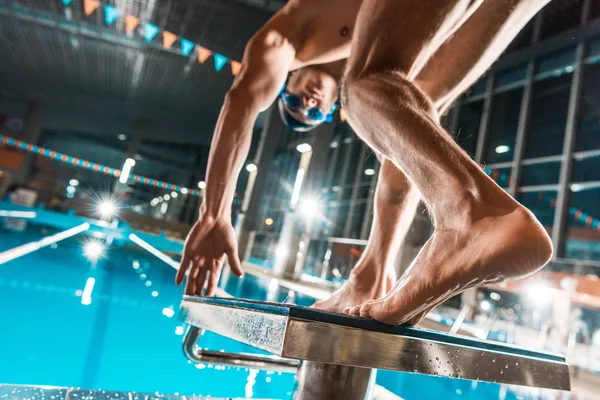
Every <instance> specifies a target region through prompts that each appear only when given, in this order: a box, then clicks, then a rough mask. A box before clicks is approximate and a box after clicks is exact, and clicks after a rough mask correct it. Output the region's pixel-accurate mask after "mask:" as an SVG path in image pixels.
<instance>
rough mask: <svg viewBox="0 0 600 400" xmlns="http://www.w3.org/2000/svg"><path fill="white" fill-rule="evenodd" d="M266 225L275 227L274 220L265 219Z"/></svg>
mask: <svg viewBox="0 0 600 400" xmlns="http://www.w3.org/2000/svg"><path fill="white" fill-rule="evenodd" d="M265 225H267V226H271V225H273V218H267V219H265Z"/></svg>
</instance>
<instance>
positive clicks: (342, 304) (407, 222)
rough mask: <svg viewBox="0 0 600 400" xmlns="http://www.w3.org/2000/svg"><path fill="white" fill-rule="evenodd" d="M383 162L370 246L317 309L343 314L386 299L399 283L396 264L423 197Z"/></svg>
mask: <svg viewBox="0 0 600 400" xmlns="http://www.w3.org/2000/svg"><path fill="white" fill-rule="evenodd" d="M381 161H382V163H381V168H380V172H379V179H378V181H377V188H376V190H375V206H374V215H373V224H372V225H371V233H370V235H369V242H368V243H367V246H366V247H365V250H364V251H363V253H362V255H361V257H360V259H359V260H358V262H357V264H356V266H355V267H354V268H353V269H352V271H351V273H350V277H349V279H348V281H347V282H346V283H345V284H344V286H342V287H341V288H340V289H339V290H338V291H336V292H335V293H334V294H333V295H332V296H331V297H330V298H329V299H327V300H325V301H320V302H317V303H315V305H314V307H316V308H320V309H323V310H328V311H334V312H342V311H343V310H344V308H346V307H349V306H355V305H357V304H361V303H363V302H365V301H367V300H374V299H380V298H382V297H384V296H385V295H386V294H387V293H388V292H389V291H390V290H391V289H392V286H393V285H394V283H396V272H395V269H394V261H395V258H396V256H397V254H398V251H399V249H400V246H401V245H402V242H403V241H404V238H405V237H406V234H407V233H408V230H409V229H410V226H411V224H412V221H413V218H414V216H415V212H416V210H417V206H418V205H419V201H420V199H421V196H420V194H419V192H418V190H417V189H416V188H415V186H414V185H413V184H412V183H411V182H410V181H409V180H408V178H407V177H406V175H404V173H403V172H402V171H400V170H399V169H398V168H397V167H396V166H395V165H394V164H393V163H392V162H391V161H390V160H387V159H385V158H381Z"/></svg>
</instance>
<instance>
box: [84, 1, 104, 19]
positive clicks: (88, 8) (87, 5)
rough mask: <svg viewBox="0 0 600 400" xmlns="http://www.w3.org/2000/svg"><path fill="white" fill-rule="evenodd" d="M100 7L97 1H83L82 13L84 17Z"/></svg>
mask: <svg viewBox="0 0 600 400" xmlns="http://www.w3.org/2000/svg"><path fill="white" fill-rule="evenodd" d="M99 6H100V1H98V0H83V12H84V13H85V15H90V14H91V13H93V12H94V11H96V8H98V7H99Z"/></svg>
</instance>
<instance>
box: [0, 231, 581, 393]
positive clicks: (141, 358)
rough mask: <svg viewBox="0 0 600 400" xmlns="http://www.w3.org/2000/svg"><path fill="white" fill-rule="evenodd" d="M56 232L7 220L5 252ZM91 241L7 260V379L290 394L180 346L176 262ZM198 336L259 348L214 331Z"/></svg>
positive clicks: (248, 289)
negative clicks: (97, 254)
mask: <svg viewBox="0 0 600 400" xmlns="http://www.w3.org/2000/svg"><path fill="white" fill-rule="evenodd" d="M55 232H57V230H55V229H53V228H50V227H46V226H40V225H34V224H32V223H29V224H28V227H27V229H26V231H25V232H22V233H18V234H16V233H12V232H9V231H6V230H3V229H2V228H0V252H2V251H5V250H7V249H10V248H13V247H15V246H17V245H20V244H24V243H27V242H31V241H34V240H39V239H40V238H41V237H44V236H47V235H50V234H53V233H55ZM86 240H87V237H86V236H83V235H78V236H75V237H72V238H70V239H67V240H64V241H61V242H59V243H57V244H56V245H52V246H49V247H45V248H42V249H40V250H38V251H36V252H33V253H31V254H28V255H26V256H23V257H21V258H17V259H15V260H13V261H9V262H7V263H5V264H3V265H0V321H1V327H2V329H0V383H7V384H35V385H54V386H71V387H82V388H86V389H104V390H115V391H135V392H147V393H154V392H160V393H180V394H189V395H191V394H197V395H210V396H213V397H254V398H275V399H287V398H290V396H291V392H292V390H293V385H294V376H293V374H285V373H284V374H281V373H270V372H267V371H257V370H246V369H236V368H228V367H222V366H211V365H203V364H199V365H195V364H191V363H189V362H188V361H187V359H186V358H185V357H184V355H183V353H182V351H181V338H182V336H181V335H182V334H183V332H184V326H183V324H182V323H181V322H180V321H179V320H178V318H177V310H178V305H179V302H180V300H181V294H182V289H181V288H179V287H176V286H175V285H174V284H173V282H174V278H175V270H174V269H173V268H171V267H170V266H168V265H166V264H165V263H164V262H163V261H161V260H158V259H157V258H155V257H154V256H152V255H150V254H149V253H147V252H145V251H144V250H142V249H140V248H139V247H137V246H133V245H116V244H115V245H114V246H112V247H111V248H109V249H108V250H107V252H106V256H105V257H104V258H101V259H99V260H98V262H97V263H92V262H90V261H89V260H88V259H87V258H86V257H85V256H84V255H83V251H82V246H83V243H85V241H86ZM115 243H116V242H115ZM90 286H92V288H91V289H90ZM220 286H221V287H222V288H223V289H224V290H226V291H227V292H228V293H230V294H231V295H233V296H236V297H242V298H253V299H260V300H269V301H285V300H289V299H288V298H289V297H290V293H289V291H288V290H287V289H285V288H283V287H280V286H279V285H278V284H277V281H276V280H265V279H258V278H256V277H253V276H251V275H249V274H247V275H246V277H245V278H244V279H238V278H236V277H234V276H226V277H224V278H223V279H222V281H221V284H220ZM88 295H89V296H88ZM292 299H293V301H294V302H295V303H297V304H301V305H308V304H311V303H312V301H313V300H312V299H311V298H309V297H306V296H302V295H300V294H295V295H293V296H292ZM88 303H89V304H88ZM199 344H200V346H201V347H203V348H209V349H212V350H221V349H223V350H225V351H231V352H240V351H245V352H255V351H256V350H254V349H252V348H250V347H248V346H245V345H242V344H240V343H237V342H234V341H232V340H229V339H226V338H223V337H220V336H218V335H215V334H212V333H210V332H207V333H206V334H205V335H204V336H203V337H202V339H201V341H200V343H199ZM377 383H378V384H380V385H382V386H384V387H385V388H387V389H388V390H390V391H392V392H394V393H396V394H397V395H399V396H401V397H402V398H404V399H439V398H444V399H454V398H456V399H482V398H485V399H520V398H522V399H534V398H535V399H537V398H557V399H558V398H562V399H568V398H575V397H572V396H570V395H569V394H567V393H564V392H556V391H549V390H539V389H531V388H521V387H515V386H509V385H499V384H490V383H483V382H471V381H466V380H459V379H450V378H439V377H430V376H422V375H416V374H407V373H397V372H389V371H379V372H378V377H377Z"/></svg>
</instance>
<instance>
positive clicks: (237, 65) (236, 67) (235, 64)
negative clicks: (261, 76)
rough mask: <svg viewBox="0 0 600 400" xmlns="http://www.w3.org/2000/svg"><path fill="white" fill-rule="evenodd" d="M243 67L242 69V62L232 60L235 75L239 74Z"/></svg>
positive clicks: (232, 71) (232, 70) (232, 69)
mask: <svg viewBox="0 0 600 400" xmlns="http://www.w3.org/2000/svg"><path fill="white" fill-rule="evenodd" d="M241 69H242V64H240V63H239V62H237V61H233V60H231V73H232V74H233V75H234V76H235V75H237V74H238V73H239V72H240V70H241Z"/></svg>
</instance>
